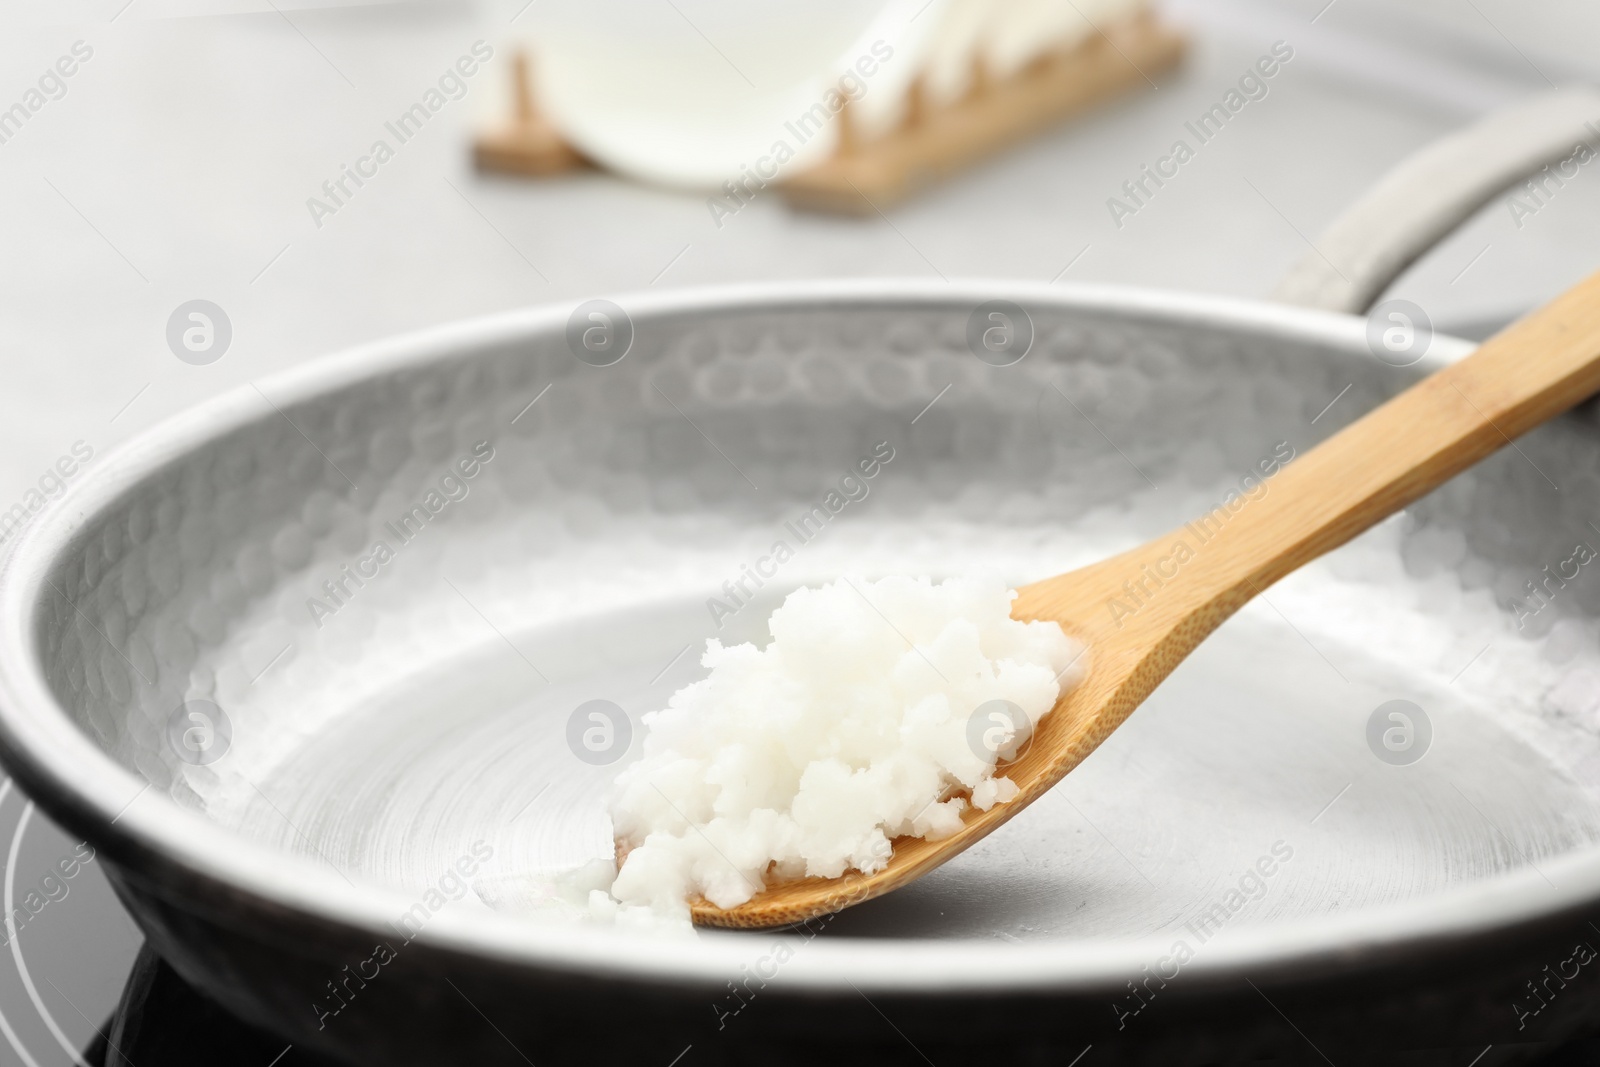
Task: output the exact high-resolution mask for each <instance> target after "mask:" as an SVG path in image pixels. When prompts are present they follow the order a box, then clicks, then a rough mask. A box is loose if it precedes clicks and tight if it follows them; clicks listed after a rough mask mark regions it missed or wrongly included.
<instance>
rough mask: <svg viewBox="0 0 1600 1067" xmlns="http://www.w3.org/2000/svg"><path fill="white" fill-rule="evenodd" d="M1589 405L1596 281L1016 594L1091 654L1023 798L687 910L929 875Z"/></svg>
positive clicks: (1011, 772) (1598, 357) (1026, 774)
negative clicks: (1420, 507) (878, 859)
mask: <svg viewBox="0 0 1600 1067" xmlns="http://www.w3.org/2000/svg"><path fill="white" fill-rule="evenodd" d="M1596 391H1600V274H1596V275H1593V276H1592V277H1590V278H1588V279H1586V280H1585V281H1583V282H1582V283H1580V284H1579V285H1578V286H1576V287H1575V288H1573V289H1572V290H1570V291H1569V292H1567V293H1565V294H1564V295H1562V296H1561V297H1560V298H1558V299H1557V300H1555V301H1554V302H1553V303H1551V304H1549V305H1547V306H1545V307H1543V308H1541V309H1539V310H1538V311H1536V312H1534V313H1532V314H1531V315H1529V316H1527V317H1526V318H1524V319H1522V320H1521V321H1519V322H1517V323H1515V324H1514V325H1512V326H1511V327H1509V328H1507V329H1506V330H1505V331H1503V332H1502V333H1500V334H1499V335H1497V336H1495V337H1494V338H1492V339H1491V340H1489V341H1487V342H1485V343H1484V344H1483V345H1482V346H1481V347H1479V348H1478V350H1477V351H1476V352H1474V353H1473V354H1472V355H1471V356H1469V357H1467V358H1466V359H1463V360H1461V361H1460V362H1458V363H1455V364H1453V365H1452V366H1450V367H1447V368H1445V369H1444V370H1441V371H1439V372H1437V373H1436V374H1433V375H1432V376H1430V377H1428V378H1426V379H1424V380H1423V381H1421V382H1418V383H1417V384H1416V385H1414V386H1412V387H1411V388H1410V389H1408V390H1406V391H1405V392H1404V393H1401V394H1400V395H1399V396H1397V397H1395V398H1394V399H1393V400H1390V401H1389V402H1388V403H1387V404H1384V405H1383V406H1382V407H1380V408H1378V409H1377V410H1376V411H1373V412H1372V413H1370V414H1368V415H1367V416H1365V417H1364V418H1362V419H1360V420H1358V421H1357V422H1355V423H1352V424H1351V425H1349V426H1347V427H1345V428H1344V429H1343V430H1341V431H1339V432H1338V433H1336V434H1334V435H1333V436H1332V437H1330V438H1328V439H1327V440H1326V441H1324V442H1322V444H1320V445H1318V446H1317V447H1316V448H1314V449H1312V450H1311V451H1309V452H1307V453H1306V454H1305V455H1304V456H1302V457H1300V458H1299V459H1297V460H1295V461H1294V462H1293V463H1291V464H1289V465H1288V466H1286V467H1284V468H1283V469H1282V470H1280V471H1278V472H1277V473H1276V474H1274V475H1273V476H1272V477H1271V478H1270V479H1268V480H1267V482H1266V483H1265V484H1266V486H1267V492H1266V493H1265V494H1262V495H1258V497H1257V498H1256V499H1254V500H1248V499H1246V501H1245V503H1244V504H1243V505H1242V506H1240V507H1238V508H1237V509H1236V510H1235V511H1233V512H1232V513H1229V512H1228V511H1227V510H1226V509H1223V510H1220V511H1214V512H1212V513H1211V514H1210V515H1209V516H1204V517H1202V518H1201V519H1200V520H1197V522H1196V523H1190V524H1186V525H1185V526H1183V527H1180V528H1179V529H1177V530H1174V531H1172V532H1171V533H1169V534H1165V535H1163V536H1161V537H1157V538H1156V539H1155V540H1153V541H1149V542H1147V543H1145V544H1143V545H1141V546H1139V547H1138V548H1135V549H1133V550H1132V551H1129V552H1124V553H1122V554H1121V555H1118V556H1113V557H1111V558H1110V559H1106V560H1102V561H1101V562H1099V563H1095V564H1093V565H1091V566H1088V567H1083V568H1081V569H1079V570H1075V571H1071V572H1069V573H1067V574H1062V575H1058V576H1056V577H1054V578H1047V579H1045V580H1044V581H1042V582H1035V583H1034V584H1032V585H1029V586H1025V587H1024V588H1022V589H1021V590H1019V595H1018V597H1017V599H1016V601H1015V602H1014V604H1013V607H1012V615H1013V616H1014V617H1016V618H1018V619H1054V620H1055V621H1057V622H1059V623H1060V624H1061V625H1062V627H1063V628H1065V629H1066V631H1067V632H1068V633H1070V634H1072V635H1073V636H1075V637H1077V638H1079V639H1081V640H1084V641H1086V642H1087V645H1088V650H1087V654H1086V655H1085V657H1084V662H1085V663H1086V664H1087V674H1086V675H1085V677H1084V678H1083V680H1082V681H1081V682H1079V684H1078V685H1077V686H1075V687H1073V688H1072V689H1071V690H1070V691H1069V692H1068V693H1067V694H1066V695H1065V696H1063V697H1062V699H1061V701H1060V702H1059V703H1058V704H1057V705H1056V706H1055V708H1054V710H1053V711H1052V712H1051V713H1050V714H1049V715H1048V716H1046V717H1045V718H1044V719H1043V720H1041V722H1040V723H1039V726H1038V729H1037V732H1036V734H1035V737H1034V739H1033V742H1032V745H1031V746H1030V747H1029V749H1028V751H1027V752H1026V753H1025V754H1024V755H1023V756H1021V757H1020V758H1019V759H1017V760H1016V761H1014V762H1012V763H1010V764H1007V765H1005V766H1004V767H1003V768H1002V769H1001V770H1002V772H1003V773H1004V774H1005V775H1006V776H1007V777H1009V778H1010V779H1011V780H1012V781H1014V782H1016V784H1017V786H1018V787H1019V788H1020V790H1021V792H1020V793H1019V794H1018V796H1017V797H1016V798H1015V799H1013V800H1011V801H1010V802H1008V803H1005V804H997V805H995V806H994V807H992V808H990V809H989V810H988V811H986V812H981V811H976V810H974V809H971V808H969V809H968V810H967V812H966V813H965V817H964V820H963V825H962V828H961V829H960V830H959V831H958V832H957V833H956V834H955V835H953V836H951V837H946V838H944V839H943V840H940V841H925V840H922V839H921V838H900V839H898V840H897V841H896V842H895V845H894V854H893V856H892V857H891V858H890V860H889V865H888V866H887V867H886V868H885V869H884V870H882V871H879V872H877V873H876V874H860V873H851V874H848V875H846V876H845V877H842V878H835V879H828V878H807V879H803V880H798V881H793V882H783V883H778V884H775V885H772V886H770V887H769V888H767V889H766V890H764V891H763V892H761V893H759V894H757V895H756V896H755V897H753V898H751V899H750V900H749V901H747V902H745V903H744V904H740V905H739V906H737V907H734V908H728V909H722V908H718V907H716V906H714V905H712V904H709V903H707V902H705V901H703V900H702V901H697V902H695V903H694V904H693V905H692V912H693V916H694V921H695V922H697V923H702V924H705V925H711V926H735V927H763V926H783V925H788V924H790V923H796V922H800V921H803V920H805V919H809V918H812V917H815V916H818V915H823V914H827V913H830V912H834V911H838V910H839V909H841V908H844V907H848V906H850V905H851V904H856V903H859V902H861V901H863V900H868V899H871V898H872V897H876V896H881V895H883V894H884V893H887V892H889V891H890V890H892V889H898V888H899V887H901V886H903V885H905V884H906V883H907V882H910V881H911V880H912V879H914V878H917V877H919V876H920V875H923V874H926V873H927V872H928V871H931V870H933V868H935V867H937V866H938V865H939V864H941V863H943V862H945V861H946V860H948V859H950V858H951V857H952V856H954V855H956V853H958V852H960V851H961V850H963V849H966V848H970V847H971V846H972V845H974V844H976V843H977V842H978V841H979V840H980V839H981V838H983V837H984V835H986V834H988V833H990V832H991V831H993V830H994V829H995V828H996V827H998V826H999V825H1000V824H1001V823H1003V822H1005V821H1006V820H1007V819H1009V818H1011V817H1012V816H1013V815H1015V814H1017V813H1018V812H1019V811H1021V810H1022V809H1023V808H1025V807H1027V806H1028V805H1029V804H1031V803H1032V802H1033V801H1035V800H1037V799H1038V798H1039V797H1040V796H1042V795H1043V794H1044V792H1045V790H1047V789H1049V788H1050V787H1051V786H1053V785H1055V784H1056V783H1057V782H1059V781H1060V780H1061V779H1062V777H1063V776H1064V775H1065V774H1066V773H1067V772H1068V771H1070V770H1072V768H1074V767H1076V766H1077V765H1078V764H1079V763H1081V762H1082V761H1083V760H1084V758H1085V757H1087V756H1088V755H1089V753H1091V752H1093V751H1094V750H1095V748H1096V747H1097V746H1098V745H1099V744H1100V742H1102V741H1104V740H1105V739H1106V738H1107V737H1108V736H1109V735H1110V734H1111V731H1113V730H1115V729H1116V728H1117V727H1118V726H1120V725H1121V724H1122V722H1123V721H1124V720H1125V719H1127V717H1128V716H1129V715H1130V714H1132V712H1133V709H1134V708H1136V707H1138V706H1139V704H1140V703H1142V702H1143V701H1144V699H1145V697H1147V696H1149V694H1150V692H1151V690H1153V689H1155V687H1156V686H1157V685H1159V684H1160V683H1161V681H1162V679H1164V678H1166V676H1167V675H1168V674H1170V673H1172V670H1173V668H1175V667H1176V666H1177V665H1178V664H1179V663H1181V662H1183V659H1184V657H1185V656H1187V655H1188V654H1189V653H1190V652H1192V651H1193V650H1194V648H1195V646H1197V645H1198V644H1199V643H1200V642H1201V641H1203V640H1204V639H1205V637H1206V635H1208V634H1210V633H1211V631H1213V630H1215V629H1216V628H1217V627H1218V626H1219V625H1221V624H1222V622H1223V620H1225V619H1227V618H1228V616H1230V615H1232V614H1233V613H1234V612H1235V611H1238V610H1239V608H1240V607H1242V606H1243V605H1244V604H1245V603H1246V602H1247V601H1249V600H1250V599H1251V598H1252V597H1254V596H1256V595H1257V594H1258V593H1260V592H1261V591H1262V590H1263V589H1265V588H1267V587H1268V586H1269V585H1271V584H1272V583H1273V582H1276V581H1277V580H1278V579H1279V578H1282V577H1283V576H1284V575H1286V574H1288V573H1289V572H1290V571H1293V570H1295V569H1296V568H1297V567H1299V566H1300V565H1301V564H1304V563H1307V562H1309V561H1311V560H1313V559H1316V558H1317V557H1318V556H1320V555H1322V554H1323V553H1324V552H1328V551H1330V550H1332V549H1334V548H1337V547H1338V546H1340V545H1342V544H1344V543H1345V542H1346V541H1348V540H1350V539H1351V538H1352V537H1354V536H1356V535H1357V534H1359V533H1361V532H1362V531H1363V530H1365V529H1367V528H1368V527H1369V526H1372V525H1374V524H1375V523H1377V522H1379V521H1380V520H1382V519H1384V518H1387V517H1388V516H1390V515H1392V514H1394V513H1395V512H1396V511H1399V510H1400V509H1401V508H1403V507H1405V506H1406V505H1407V504H1410V503H1411V502H1412V501H1414V500H1416V499H1417V498H1419V497H1421V496H1423V495H1424V494H1426V493H1428V492H1429V491H1430V490H1432V489H1435V488H1437V487H1438V486H1439V485H1441V484H1443V483H1444V482H1445V481H1447V480H1449V479H1450V478H1452V477H1454V476H1455V475H1456V474H1458V473H1460V472H1461V471H1463V470H1465V469H1466V468H1468V467H1470V466H1472V465H1473V464H1474V463H1476V462H1478V461H1479V460H1481V459H1483V458H1484V457H1485V456H1487V455H1489V454H1490V453H1492V452H1495V451H1497V450H1499V449H1500V448H1502V447H1503V446H1505V445H1507V444H1510V443H1511V441H1512V439H1513V438H1515V437H1518V436H1520V435H1521V434H1523V433H1526V432H1527V431H1528V430H1530V429H1532V428H1533V427H1535V426H1538V425H1539V424H1540V423H1542V422H1545V421H1546V420H1548V419H1551V418H1554V417H1555V416H1556V415H1559V414H1561V413H1562V412H1563V411H1566V410H1567V409H1568V408H1570V407H1572V406H1573V405H1575V404H1577V403H1578V402H1579V401H1581V400H1584V399H1585V398H1587V397H1589V396H1592V395H1593V394H1594V393H1595V392H1596ZM1529 474H1530V476H1531V477H1540V475H1536V474H1534V473H1533V472H1532V471H1530V472H1529ZM1202 535H1203V537H1204V539H1203V540H1202ZM1180 545H1182V546H1185V547H1184V548H1183V549H1179V548H1178V546H1180ZM1179 557H1183V558H1182V559H1181V561H1180V559H1179ZM1113 604H1120V605H1121V607H1119V608H1116V609H1113V606H1112V605H1113ZM1129 609H1131V610H1129Z"/></svg>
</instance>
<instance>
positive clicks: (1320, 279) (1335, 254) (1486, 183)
mask: <svg viewBox="0 0 1600 1067" xmlns="http://www.w3.org/2000/svg"><path fill="white" fill-rule="evenodd" d="M1595 141H1600V92H1597V91H1595V90H1594V89H1591V88H1589V87H1587V86H1583V87H1577V88H1570V89H1560V90H1557V91H1555V92H1550V93H1543V94H1541V95H1539V96H1537V97H1535V98H1533V99H1532V100H1528V101H1525V102H1523V103H1519V104H1514V105H1512V106H1510V107H1506V108H1502V109H1500V110H1497V111H1494V112H1491V113H1490V114H1489V115H1488V116H1487V117H1485V118H1483V119H1480V120H1479V121H1477V122H1475V123H1473V124H1472V125H1471V126H1468V127H1466V128H1465V129H1463V130H1459V131H1457V132H1455V133H1452V134H1449V135H1448V136H1445V137H1443V138H1441V139H1440V140H1438V141H1435V142H1434V143H1432V144H1430V145H1429V146H1428V147H1426V148H1424V149H1422V150H1421V151H1420V152H1417V153H1416V154H1414V155H1412V156H1410V157H1409V158H1407V159H1406V160H1405V161H1403V162H1402V163H1401V164H1400V165H1399V166H1397V167H1395V168H1394V169H1393V170H1391V171H1390V172H1389V173H1388V174H1385V175H1384V176H1383V178H1382V180H1380V181H1379V182H1378V184H1377V185H1376V186H1374V187H1373V188H1372V189H1371V190H1370V191H1369V192H1367V193H1366V195H1364V196H1363V197H1361V199H1360V200H1357V201H1356V202H1355V203H1354V204H1352V205H1351V206H1350V207H1349V208H1347V209H1346V210H1345V212H1344V213H1343V214H1342V215H1340V216H1339V217H1338V218H1337V219H1335V220H1334V221H1333V224H1332V225H1330V226H1329V227H1328V228H1327V229H1326V230H1324V231H1323V232H1322V234H1321V236H1319V237H1318V238H1317V240H1316V247H1315V249H1314V250H1313V251H1311V252H1309V253H1307V254H1306V255H1305V256H1304V257H1303V258H1302V259H1301V260H1300V261H1299V262H1298V263H1296V264H1295V265H1294V266H1293V267H1292V268H1291V269H1290V270H1289V273H1288V275H1287V276H1286V277H1285V278H1284V279H1283V281H1282V282H1281V283H1280V284H1279V286H1278V288H1277V291H1276V292H1274V293H1273V299H1275V300H1278V301H1280V302H1282V303H1286V304H1298V305H1300V306H1302V307H1313V308H1323V309H1325V310H1328V311H1347V312H1350V313H1352V314H1360V313H1362V312H1364V311H1366V310H1367V309H1368V308H1370V307H1371V306H1372V305H1373V303H1375V302H1376V301H1377V299H1378V296H1379V295H1380V294H1381V293H1382V292H1383V290H1384V289H1385V288H1387V287H1388V285H1389V283H1390V282H1392V281H1394V280H1395V278H1397V277H1399V275H1400V273H1401V272H1402V271H1404V270H1405V269H1406V268H1407V267H1409V266H1410V265H1411V264H1412V263H1413V262H1415V261H1416V259H1417V258H1418V257H1419V256H1421V255H1422V254H1423V253H1424V252H1426V251H1428V249H1430V248H1432V247H1433V246H1434V245H1435V244H1437V243H1438V242H1439V241H1440V240H1441V239H1443V238H1444V237H1445V235H1447V234H1448V233H1450V231H1451V230H1454V229H1455V228H1456V227H1457V226H1459V225H1460V224H1461V223H1463V222H1465V221H1467V219H1469V218H1471V217H1472V215H1473V213H1474V212H1476V211H1477V210H1478V209H1479V208H1480V207H1482V206H1483V205H1484V204H1487V203H1488V202H1489V201H1490V200H1492V199H1493V198H1494V197H1495V196H1496V195H1498V194H1499V193H1500V192H1501V191H1503V190H1505V189H1507V188H1509V187H1511V186H1512V185H1515V184H1516V183H1518V182H1519V181H1522V180H1524V179H1526V178H1528V177H1529V176H1531V175H1533V174H1536V173H1538V171H1539V170H1540V168H1542V167H1544V166H1546V165H1548V164H1551V163H1555V162H1557V161H1558V160H1562V159H1565V158H1566V157H1568V156H1570V155H1572V154H1573V152H1574V150H1575V149H1576V148H1577V147H1578V145H1579V144H1580V143H1585V142H1589V143H1593V142H1595Z"/></svg>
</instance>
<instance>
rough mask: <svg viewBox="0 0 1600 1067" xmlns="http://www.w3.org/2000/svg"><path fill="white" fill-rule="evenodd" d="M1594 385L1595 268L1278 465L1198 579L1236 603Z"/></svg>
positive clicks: (1598, 345)
mask: <svg viewBox="0 0 1600 1067" xmlns="http://www.w3.org/2000/svg"><path fill="white" fill-rule="evenodd" d="M1597 391H1600V273H1597V274H1594V275H1592V276H1590V277H1589V278H1587V279H1585V280H1584V281H1582V282H1580V283H1579V284H1578V285H1576V286H1575V287H1573V288H1572V289H1570V290H1568V291H1567V292H1566V293H1564V294H1563V295H1562V296H1560V297H1559V298H1557V299H1556V300H1555V301H1553V302H1552V303H1550V304H1547V305H1545V306H1544V307H1542V308H1540V309H1539V310H1538V311H1535V312H1533V313H1532V314H1530V315H1528V316H1527V317H1526V318H1524V319H1522V320H1520V321H1518V322H1517V323H1515V324H1514V325H1512V326H1510V327H1508V328H1507V329H1506V330H1504V331H1502V332H1501V333H1499V334H1498V335H1496V336H1495V337H1493V338H1491V339H1490V340H1488V341H1486V342H1484V344H1483V345H1482V346H1481V347H1479V348H1478V350H1477V351H1475V352H1474V353H1473V354H1472V355H1470V356H1468V357H1467V358H1465V359H1463V360H1461V361H1460V362H1458V363H1455V364H1453V365H1451V366H1449V367H1447V368H1445V369H1444V370H1441V371H1439V372H1437V373H1435V374H1433V375H1431V376H1430V377H1428V378H1425V379H1424V380H1422V381H1421V382H1419V383H1417V384H1416V385H1415V386H1413V387H1411V388H1410V389H1408V390H1406V391H1405V392H1404V393H1401V394H1400V395H1399V396H1397V397H1395V398H1394V399H1392V400H1390V401H1389V402H1388V403H1386V404H1384V405H1383V406H1382V407H1380V408H1378V409H1377V410H1375V411H1373V412H1371V413H1369V414H1367V415H1366V416H1364V417H1362V418H1361V419H1359V420H1357V421H1356V422H1354V423H1352V424H1350V425H1349V426H1347V427H1345V428H1344V429H1343V430H1340V431H1339V432H1338V433H1336V434H1334V435H1333V436H1332V437H1330V438H1328V439H1327V440H1326V441H1324V442H1322V443H1321V444H1320V445H1318V446H1317V447H1315V448H1313V449H1312V450H1311V451H1309V452H1307V453H1306V454H1305V455H1304V456H1302V457H1300V458H1299V459H1298V460H1296V461H1294V462H1292V463H1290V464H1289V465H1288V466H1287V467H1285V468H1284V469H1282V470H1281V471H1279V472H1278V473H1277V474H1276V475H1274V476H1273V477H1272V479H1271V480H1270V482H1269V483H1268V490H1267V493H1266V495H1264V496H1262V497H1261V498H1260V499H1259V500H1256V501H1250V502H1248V503H1247V504H1245V505H1244V506H1243V507H1242V508H1240V509H1239V511H1238V513H1237V514H1236V515H1234V516H1232V517H1230V518H1229V519H1228V521H1227V522H1226V524H1225V525H1223V526H1222V528H1221V530H1220V531H1219V532H1218V533H1217V535H1216V537H1215V538H1214V539H1213V540H1210V541H1208V542H1207V543H1206V545H1205V548H1204V553H1205V554H1206V555H1207V556H1209V557H1210V559H1209V561H1208V562H1207V564H1206V565H1205V567H1204V568H1202V573H1204V574H1205V575H1206V576H1207V581H1206V583H1205V584H1206V585H1208V586H1210V587H1211V588H1210V593H1211V595H1213V596H1221V597H1223V598H1224V599H1228V600H1231V599H1233V597H1235V596H1240V597H1242V599H1241V600H1239V601H1238V603H1243V601H1244V600H1248V599H1249V598H1250V597H1251V596H1253V595H1255V593H1256V592H1259V591H1260V590H1262V589H1265V588H1266V587H1267V586H1268V585H1271V584H1272V583H1273V582H1275V581H1277V580H1278V579H1279V578H1282V577H1283V576H1284V575H1286V574H1288V573H1289V572H1291V571H1293V570H1295V569H1296V568H1298V567H1300V566H1301V565H1302V564H1305V563H1307V562H1309V561H1311V560H1313V559H1315V558H1317V557H1318V556H1321V555H1322V554H1323V553H1325V552H1328V551H1331V550H1332V549H1334V548H1337V547H1338V546H1340V545H1342V544H1344V543H1345V542H1346V541H1348V540H1350V539H1351V538H1353V537H1355V536H1356V535H1357V534H1359V533H1361V532H1362V531H1363V530H1366V529H1367V528H1368V527H1370V526H1372V525H1374V524H1376V523H1377V522H1379V521H1381V520H1383V519H1385V518H1387V517H1388V516H1390V515H1392V514H1394V513H1395V512H1396V511H1399V510H1400V509H1401V508H1403V507H1405V506H1406V505H1407V504H1410V503H1411V502H1412V501H1414V500H1416V499H1418V498H1419V497H1421V496H1423V495H1425V494H1426V493H1428V492H1429V491H1431V490H1433V489H1435V488H1437V487H1438V486H1440V485H1442V484H1443V483H1444V482H1446V481H1448V480H1449V479H1450V478H1451V477H1453V476H1454V475H1456V474H1459V473H1460V472H1461V471H1463V470H1465V469H1466V468H1467V467H1470V466H1472V465H1473V464H1474V463H1477V462H1478V461H1479V460H1481V459H1483V458H1484V457H1485V456H1488V455H1489V454H1490V453H1492V452H1495V451H1498V450H1499V449H1501V448H1503V447H1505V446H1506V445H1508V444H1510V443H1511V442H1512V441H1513V440H1515V439H1516V438H1517V437H1519V436H1520V435H1522V434H1523V433H1526V432H1527V431H1528V430H1531V429H1533V428H1534V427H1535V426H1538V425H1539V424H1541V423H1543V422H1545V421H1547V420H1549V419H1551V418H1553V417H1555V416H1556V415H1559V414H1560V413H1561V412H1563V411H1565V410H1567V409H1568V408H1570V407H1573V406H1574V405H1576V404H1578V403H1579V402H1580V401H1582V400H1584V399H1586V398H1588V397H1590V396H1592V395H1594V394H1595V393H1596V392H1597ZM1556 473H1557V472H1540V471H1539V470H1538V469H1537V468H1535V467H1533V466H1531V465H1530V467H1529V470H1528V477H1530V478H1535V479H1540V480H1548V478H1551V477H1555V476H1556ZM1551 484H1552V490H1554V486H1555V484H1556V483H1554V482H1552V483H1551ZM1196 592H1199V590H1196ZM1185 599H1189V598H1185ZM1193 603H1194V601H1193V600H1192V599H1190V604H1191V606H1192V605H1193ZM1233 606H1235V607H1236V606H1237V604H1234V605H1233Z"/></svg>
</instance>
